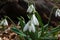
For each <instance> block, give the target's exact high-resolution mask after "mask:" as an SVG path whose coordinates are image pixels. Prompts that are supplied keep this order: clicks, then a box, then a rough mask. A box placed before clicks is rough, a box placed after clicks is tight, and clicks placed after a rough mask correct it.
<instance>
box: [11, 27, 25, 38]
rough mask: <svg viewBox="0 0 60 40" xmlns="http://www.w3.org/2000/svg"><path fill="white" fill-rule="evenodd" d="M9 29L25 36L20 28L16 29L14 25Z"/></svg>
mask: <svg viewBox="0 0 60 40" xmlns="http://www.w3.org/2000/svg"><path fill="white" fill-rule="evenodd" d="M11 30H12V31H14V32H15V33H17V34H19V35H20V36H21V37H26V35H25V34H24V33H23V32H22V31H21V30H18V29H17V28H16V27H13V28H11Z"/></svg>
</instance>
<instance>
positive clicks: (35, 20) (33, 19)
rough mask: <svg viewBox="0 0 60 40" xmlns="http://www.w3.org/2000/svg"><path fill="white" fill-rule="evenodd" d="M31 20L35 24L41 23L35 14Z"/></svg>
mask: <svg viewBox="0 0 60 40" xmlns="http://www.w3.org/2000/svg"><path fill="white" fill-rule="evenodd" d="M31 22H32V23H33V24H34V25H39V22H38V19H37V18H36V16H35V14H33V16H32V18H31Z"/></svg>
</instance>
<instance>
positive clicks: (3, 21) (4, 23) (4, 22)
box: [0, 19, 8, 26]
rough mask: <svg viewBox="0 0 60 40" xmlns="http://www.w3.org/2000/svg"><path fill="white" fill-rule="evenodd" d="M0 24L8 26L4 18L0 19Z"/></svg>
mask: <svg viewBox="0 0 60 40" xmlns="http://www.w3.org/2000/svg"><path fill="white" fill-rule="evenodd" d="M0 25H3V26H8V22H7V20H6V19H4V20H2V21H1V23H0Z"/></svg>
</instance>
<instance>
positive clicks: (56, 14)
mask: <svg viewBox="0 0 60 40" xmlns="http://www.w3.org/2000/svg"><path fill="white" fill-rule="evenodd" d="M57 16H59V17H60V9H57V10H56V13H55V17H57Z"/></svg>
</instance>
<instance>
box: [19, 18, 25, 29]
mask: <svg viewBox="0 0 60 40" xmlns="http://www.w3.org/2000/svg"><path fill="white" fill-rule="evenodd" d="M18 19H19V21H20V26H21V27H22V29H23V27H24V26H25V21H24V20H22V18H19V17H18Z"/></svg>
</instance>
